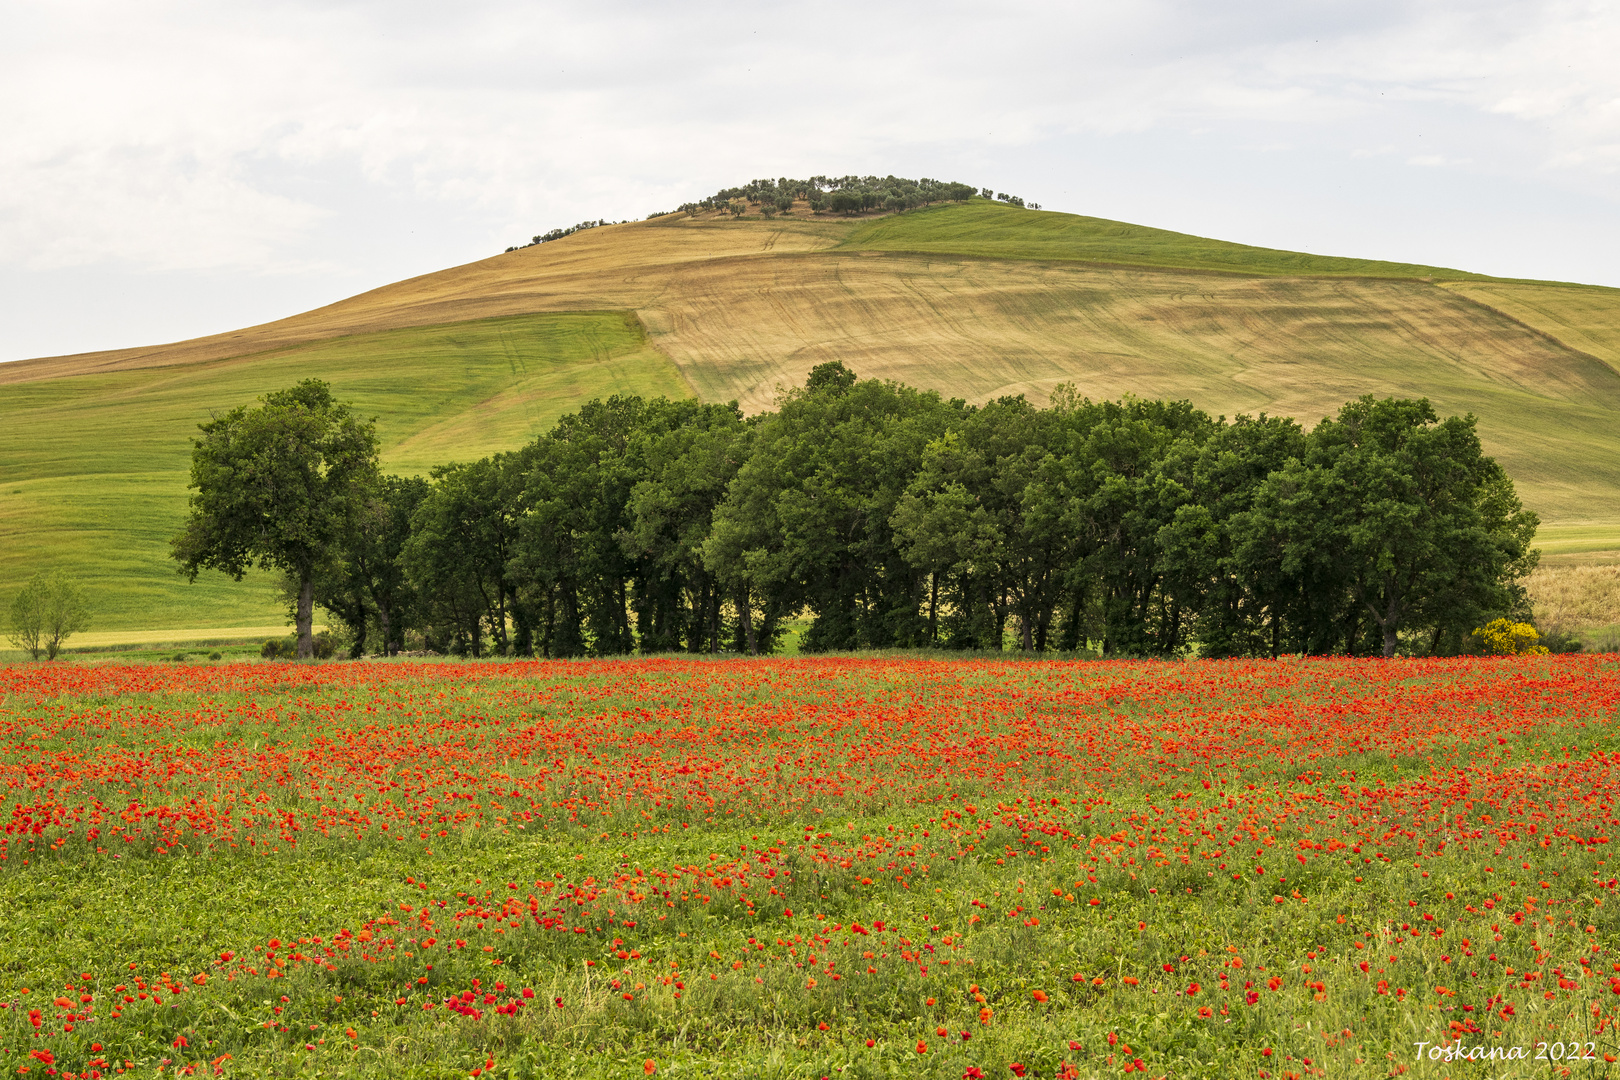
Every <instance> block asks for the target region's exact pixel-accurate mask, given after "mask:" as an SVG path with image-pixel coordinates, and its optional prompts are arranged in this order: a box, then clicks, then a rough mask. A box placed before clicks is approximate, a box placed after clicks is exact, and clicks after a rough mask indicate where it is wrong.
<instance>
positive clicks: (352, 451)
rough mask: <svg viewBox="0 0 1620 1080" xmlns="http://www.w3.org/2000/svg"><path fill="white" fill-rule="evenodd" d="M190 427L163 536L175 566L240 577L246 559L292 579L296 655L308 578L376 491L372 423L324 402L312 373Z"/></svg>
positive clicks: (311, 582) (311, 595)
mask: <svg viewBox="0 0 1620 1080" xmlns="http://www.w3.org/2000/svg"><path fill="white" fill-rule="evenodd" d="M260 401H261V404H260V406H259V407H258V408H248V407H247V406H242V407H239V408H236V409H233V410H231V411H230V412H228V413H226V414H225V415H224V416H221V417H218V418H216V419H214V420H211V421H209V422H208V423H206V424H201V425H199V428H200V430H201V431H202V437H201V438H198V439H194V440H193V441H192V453H191V487H192V488H194V489H195V493H194V494H193V495H192V496H191V513H190V516H189V517H188V518H187V520H186V524H185V528H184V529H182V530H181V531H180V533H179V534H178V535H177V536H175V538H174V540H173V541H172V542H171V548H172V552H171V553H172V555H173V557H174V559H175V560H176V561H177V562H179V563H180V572H181V573H183V574H186V575H187V576H188V577H189V578H190V579H191V580H192V581H195V580H197V574H198V573H199V572H201V571H202V570H204V569H214V570H220V571H223V572H224V573H227V574H229V575H231V576H232V577H233V578H235V579H236V580H238V581H240V580H242V578H243V576H244V575H245V574H246V573H247V571H248V568H249V567H250V566H252V565H253V564H254V563H255V562H256V563H257V564H258V565H259V566H261V567H263V568H265V569H273V570H280V571H282V572H283V573H285V574H287V575H288V576H289V577H290V578H291V579H292V580H293V581H295V582H296V583H297V585H298V593H297V601H296V608H295V612H294V621H295V623H296V625H297V631H298V656H299V657H300V658H301V659H307V658H308V657H310V656H311V655H312V654H313V652H314V639H313V636H312V634H311V623H312V621H313V615H314V604H315V577H316V574H317V572H318V571H320V570H321V569H322V568H323V566H327V565H329V564H330V562H331V561H332V560H333V559H335V558H337V557H338V556H339V552H340V548H341V545H342V542H343V540H344V539H345V537H347V536H348V535H350V534H351V533H352V532H353V531H354V528H355V521H356V519H357V518H358V517H359V516H360V515H361V514H362V513H363V511H364V508H365V506H366V504H367V500H368V498H369V497H370V496H371V493H372V492H373V491H374V490H375V488H376V485H377V479H378V471H377V436H376V431H375V427H374V423H373V422H371V421H362V420H360V419H358V418H356V417H355V416H354V415H353V414H352V413H351V412H350V410H349V407H348V406H347V405H343V404H339V403H337V402H335V401H333V400H332V394H331V390H330V388H329V387H328V386H327V385H326V383H324V382H322V381H320V380H319V379H305V380H304V381H302V382H300V383H298V384H297V385H296V386H293V387H291V388H289V389H287V390H278V391H276V392H275V393H271V394H266V395H265V396H264V397H263V398H261V399H260Z"/></svg>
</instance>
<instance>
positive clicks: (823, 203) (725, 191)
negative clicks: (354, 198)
mask: <svg viewBox="0 0 1620 1080" xmlns="http://www.w3.org/2000/svg"><path fill="white" fill-rule="evenodd" d="M975 195H977V196H978V197H979V198H982V199H993V200H995V201H997V202H1004V203H1006V204H1007V205H1008V206H1019V207H1024V208H1026V209H1029V210H1039V209H1040V208H1041V204H1040V203H1036V202H1032V203H1026V202H1024V200H1023V199H1021V198H1019V197H1018V196H1017V195H1009V194H1007V193H1006V192H1004V191H1000V192H997V191H992V190H991V189H990V188H975V187H974V186H973V185H972V184H962V183H957V182H956V181H946V180H931V179H929V178H927V177H924V178H923V179H921V180H907V179H905V178H903V177H899V176H812V177H810V178H809V179H808V180H793V179H790V178H788V177H786V176H784V177H780V178H778V179H776V180H771V179H768V178H767V179H764V180H750V181H749V182H748V183H746V184H742V185H740V186H737V187H728V188H721V189H720V190H719V191H717V192H715V193H714V194H713V195H710V196H708V197H707V198H703V199H697V200H695V201H693V202H685V203H682V204H681V205H680V207H679V212H680V213H684V214H699V213H705V212H711V211H717V212H720V213H725V214H730V215H732V216H733V217H742V216H743V215H744V214H746V213H748V211H749V209H750V208H752V209H753V210H754V211H756V212H757V213H759V214H761V215H763V216H765V217H775V216H776V215H777V214H791V213H792V212H793V207H794V204H795V203H797V202H804V203H807V204H808V205H809V207H810V212H811V213H812V214H824V213H834V214H842V215H844V216H846V217H851V216H854V215H855V214H865V213H872V212H883V213H901V212H903V211H906V210H912V209H915V208H917V207H919V206H932V205H933V204H934V203H939V202H967V201H968V200H969V199H971V198H973V197H974V196H975ZM668 213H670V211H665V210H660V211H658V212H656V213H652V214H648V215H647V217H648V218H649V219H651V218H656V217H664V216H665V215H666V214H668ZM619 224H623V222H617V221H608V220H607V219H605V218H602V219H598V220H595V221H582V222H580V223H579V224H577V225H570V226H568V227H566V228H559V229H551V230H549V231H547V232H543V233H540V234H538V235H536V236H534V237H532V238H531V239H530V240H529V242H528V243H526V244H515V245H513V246H512V247H509V248H507V249H506V250H507V251H509V252H510V251H517V250H519V249H521V248H526V247H534V246H536V245H537V244H546V243H550V242H551V241H553V240H561V239H562V238H563V237H565V236H572V235H573V234H574V233H577V232H583V231H584V230H586V229H594V228H597V227H599V226H602V225H619Z"/></svg>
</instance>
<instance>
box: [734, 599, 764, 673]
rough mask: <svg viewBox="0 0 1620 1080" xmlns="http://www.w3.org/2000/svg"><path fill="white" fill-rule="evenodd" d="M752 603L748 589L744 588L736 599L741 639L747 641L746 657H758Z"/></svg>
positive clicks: (757, 641) (757, 640)
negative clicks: (740, 625)
mask: <svg viewBox="0 0 1620 1080" xmlns="http://www.w3.org/2000/svg"><path fill="white" fill-rule="evenodd" d="M752 603H753V602H752V600H751V599H750V598H749V595H748V589H747V587H746V586H745V587H744V588H743V590H742V594H741V595H740V596H738V597H737V618H739V619H741V620H742V629H743V637H744V638H746V639H747V640H748V655H749V656H758V655H759V639H758V638H756V637H755V636H754V613H753V611H752Z"/></svg>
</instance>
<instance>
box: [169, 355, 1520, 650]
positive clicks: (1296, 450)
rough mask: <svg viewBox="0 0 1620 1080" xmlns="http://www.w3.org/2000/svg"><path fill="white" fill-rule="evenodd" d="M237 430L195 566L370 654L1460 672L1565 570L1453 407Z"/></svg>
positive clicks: (844, 397) (626, 418)
mask: <svg viewBox="0 0 1620 1080" xmlns="http://www.w3.org/2000/svg"><path fill="white" fill-rule="evenodd" d="M261 430H262V431H263V432H264V434H263V435H261V434H256V433H258V432H260V431H261ZM284 430H286V431H296V432H298V433H299V434H298V437H297V438H296V439H291V438H289V439H286V440H282V441H280V442H278V443H277V444H276V445H277V446H278V447H283V446H291V445H294V443H296V444H297V445H298V446H300V447H302V448H303V449H302V451H301V452H302V453H305V454H307V455H308V461H307V462H305V463H304V464H303V465H300V464H298V463H297V462H294V461H291V460H289V459H288V458H287V456H286V454H285V453H284V451H283V450H282V449H276V450H274V451H271V450H269V449H268V447H269V441H268V435H269V433H270V432H276V431H284ZM203 431H204V438H203V439H201V440H198V442H197V448H196V451H195V455H194V457H195V462H194V467H193V476H194V482H195V483H196V486H197V487H198V488H199V492H198V495H197V496H196V497H194V499H193V515H192V521H191V524H190V525H189V526H188V528H187V531H186V532H184V533H182V534H181V536H180V537H179V538H178V539H177V541H176V548H175V555H176V558H178V559H180V561H181V563H182V565H183V566H184V567H185V569H186V571H187V572H189V573H192V574H195V573H196V571H197V570H198V569H199V568H201V567H204V566H217V567H219V568H220V569H224V570H226V571H227V572H231V573H236V574H240V572H241V570H242V569H243V568H244V567H245V566H246V564H247V561H248V560H249V559H250V558H258V559H260V560H261V561H262V562H265V563H267V564H269V565H274V566H277V567H280V568H281V569H282V570H283V571H285V572H286V573H288V574H289V575H290V576H291V577H292V578H294V579H296V581H295V582H294V584H296V586H297V588H296V594H297V596H298V597H299V602H298V605H297V607H298V616H299V623H300V634H301V635H302V634H303V633H305V629H304V628H305V627H307V625H308V623H307V619H308V616H307V611H308V609H309V604H310V603H311V602H313V603H316V604H319V605H320V606H322V607H323V608H324V609H325V610H326V611H328V612H329V613H330V614H331V616H332V617H333V618H334V619H335V620H337V621H339V622H341V623H342V624H343V625H344V626H346V627H347V628H348V636H349V639H350V640H351V641H352V643H353V644H352V651H353V653H354V655H359V654H360V653H361V652H362V651H364V650H366V649H368V648H369V649H371V650H373V651H386V652H396V651H398V650H400V649H401V648H402V647H403V646H404V644H405V641H406V635H407V634H408V633H409V634H411V635H413V636H415V635H420V637H421V640H422V642H423V643H424V644H425V646H426V647H427V648H429V649H432V650H435V651H441V652H450V653H456V654H462V655H472V656H485V655H543V656H551V657H569V656H584V655H611V654H623V653H629V652H635V651H640V652H668V651H684V652H693V653H715V652H734V653H768V652H771V651H772V650H773V649H775V648H777V647H778V645H779V643H780V642H781V639H782V635H783V633H784V631H785V628H786V626H787V624H788V623H789V621H791V620H794V619H796V618H799V617H801V615H807V616H808V617H809V618H810V620H811V621H810V624H809V627H808V630H807V631H806V632H805V634H804V635H803V637H802V639H801V641H800V647H801V648H802V649H804V650H807V651H824V650H855V649H867V648H939V649H980V650H984V649H988V650H998V649H1002V648H1010V649H1015V650H1019V651H1023V652H1030V653H1039V652H1045V651H1054V650H1061V651H1074V650H1083V649H1094V650H1098V651H1101V652H1102V653H1104V654H1108V655H1139V656H1175V655H1187V654H1189V653H1191V652H1195V651H1196V652H1197V653H1198V654H1200V655H1203V656H1210V657H1225V656H1266V657H1276V656H1279V655H1282V654H1285V653H1311V654H1326V653H1337V654H1346V655H1383V656H1391V655H1395V654H1396V653H1417V654H1450V653H1457V652H1461V651H1465V650H1467V649H1468V648H1469V647H1470V645H1471V642H1472V638H1471V632H1472V631H1473V630H1474V629H1475V628H1477V627H1479V626H1482V625H1484V624H1485V623H1487V622H1489V621H1490V620H1491V619H1493V618H1497V617H1502V616H1508V615H1513V616H1515V617H1523V615H1524V613H1525V612H1526V608H1527V605H1526V601H1525V596H1524V591H1523V588H1522V584H1521V583H1522V581H1523V579H1524V577H1525V576H1526V575H1527V574H1528V573H1529V571H1530V569H1531V568H1532V567H1533V565H1534V561H1535V553H1534V552H1533V551H1532V549H1531V546H1530V545H1531V542H1532V539H1533V537H1534V533H1535V528H1536V524H1537V520H1536V517H1535V515H1534V514H1533V513H1530V512H1528V511H1526V510H1525V509H1524V508H1523V507H1522V506H1521V505H1520V503H1519V500H1518V499H1517V497H1516V496H1515V494H1514V490H1513V485H1512V482H1511V481H1510V480H1509V479H1508V477H1507V476H1506V475H1505V474H1504V473H1503V472H1502V470H1501V468H1500V467H1499V466H1498V465H1497V464H1496V463H1495V462H1494V461H1493V460H1492V459H1491V458H1489V457H1487V456H1486V455H1485V454H1484V453H1483V452H1482V451H1481V448H1480V443H1479V438H1478V435H1477V433H1476V431H1475V428H1474V420H1473V418H1472V417H1461V418H1459V417H1449V418H1446V419H1444V420H1442V419H1440V418H1439V417H1438V416H1436V414H1435V412H1434V410H1433V409H1432V408H1431V407H1430V405H1429V403H1428V402H1426V401H1407V400H1395V399H1388V400H1374V399H1373V398H1370V397H1368V398H1362V399H1360V400H1358V401H1353V402H1350V403H1348V404H1346V405H1345V406H1344V407H1343V408H1342V409H1341V410H1340V412H1339V414H1338V416H1336V417H1333V418H1330V419H1326V420H1323V421H1322V422H1321V423H1320V424H1318V425H1316V426H1315V427H1314V428H1312V429H1309V430H1307V429H1306V428H1304V427H1302V426H1301V425H1300V424H1298V423H1297V422H1295V421H1293V420H1288V419H1278V418H1273V417H1267V416H1263V415H1262V416H1259V417H1248V416H1240V417H1238V418H1236V419H1235V420H1231V421H1227V420H1224V419H1216V418H1212V417H1210V416H1208V415H1206V414H1205V413H1203V412H1200V411H1199V410H1197V409H1195V408H1193V407H1192V406H1191V405H1190V404H1189V403H1187V402H1185V401H1169V402H1167V401H1149V400H1142V399H1136V398H1126V399H1124V400H1121V401H1090V400H1088V399H1086V398H1084V397H1081V396H1080V395H1079V394H1077V393H1076V392H1074V391H1073V390H1072V389H1069V388H1064V389H1061V390H1060V391H1059V392H1058V393H1056V394H1055V395H1054V397H1053V399H1052V401H1051V403H1050V405H1048V406H1047V407H1045V408H1041V407H1037V406H1035V405H1033V404H1032V403H1030V402H1029V401H1027V400H1025V399H1023V398H1022V397H1018V398H1002V399H1000V400H997V401H992V402H989V403H987V404H985V405H982V406H971V405H968V404H967V403H965V402H963V401H961V400H946V399H944V398H942V397H941V396H940V395H938V394H937V393H933V392H929V391H923V390H918V389H915V388H913V387H909V386H905V385H902V384H898V383H893V382H883V381H878V380H871V379H867V380H862V379H857V378H856V376H855V374H854V373H853V372H851V371H849V370H848V369H847V368H845V367H844V366H843V365H842V364H839V363H836V362H835V363H830V364H823V365H821V366H820V367H817V368H816V369H815V370H814V371H812V372H811V373H810V376H809V379H808V380H807V382H806V384H805V385H804V386H802V387H799V388H795V389H793V390H790V391H788V392H787V393H786V394H785V395H784V396H783V397H782V398H781V399H780V401H779V402H778V406H777V408H776V410H775V411H774V412H769V413H765V414H762V415H758V416H753V417H747V418H745V417H744V416H743V415H742V414H741V413H740V411H739V410H738V409H737V407H736V405H735V403H732V404H724V405H720V404H701V403H699V402H696V401H691V400H686V401H670V400H666V399H662V398H658V399H653V400H643V399H641V398H636V397H614V398H610V399H608V400H606V401H593V402H591V403H590V404H588V405H586V406H585V407H584V408H582V409H581V410H580V411H579V412H578V413H576V414H572V415H569V416H566V417H564V418H563V419H562V420H561V421H559V422H558V423H557V425H556V426H555V427H554V428H553V429H552V430H551V431H550V432H548V433H547V434H545V435H544V436H542V437H540V438H538V439H536V440H535V441H534V442H532V443H530V444H529V445H528V446H526V447H524V448H522V449H520V450H516V451H513V452H511V453H507V454H499V455H496V456H494V457H492V458H486V459H483V460H480V461H476V462H471V463H465V464H454V465H446V466H443V467H441V468H439V469H436V470H434V472H433V475H432V478H431V479H430V480H423V479H421V478H414V479H402V478H395V477H385V476H383V475H381V474H380V472H379V471H378V470H377V469H376V467H375V440H374V439H373V438H372V437H371V435H370V432H369V429H368V428H366V426H365V425H363V424H360V423H358V422H357V421H355V420H354V419H353V417H351V416H349V415H348V413H347V412H346V410H344V409H343V408H342V407H341V406H338V405H335V404H333V403H332V402H331V399H330V395H329V394H328V393H327V392H326V390H325V388H324V386H318V384H312V383H302V384H300V385H299V387H296V388H294V389H293V390H291V391H285V392H283V393H282V394H279V395H270V396H269V397H267V398H266V399H265V406H264V408H262V409H260V410H253V411H248V410H240V409H239V410H237V411H236V412H233V413H230V414H228V415H227V416H226V417H224V418H222V419H221V420H217V421H214V422H213V423H211V424H208V425H204V426H203ZM227 447H228V448H229V452H227ZM267 453H268V454H270V463H269V464H263V465H256V464H253V463H252V462H251V461H249V460H247V458H251V457H252V456H253V455H255V454H267ZM368 455H369V456H368ZM315 461H319V462H321V463H323V464H321V465H320V466H319V467H316V466H315V465H312V464H309V463H310V462H315ZM290 591H292V590H290Z"/></svg>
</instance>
